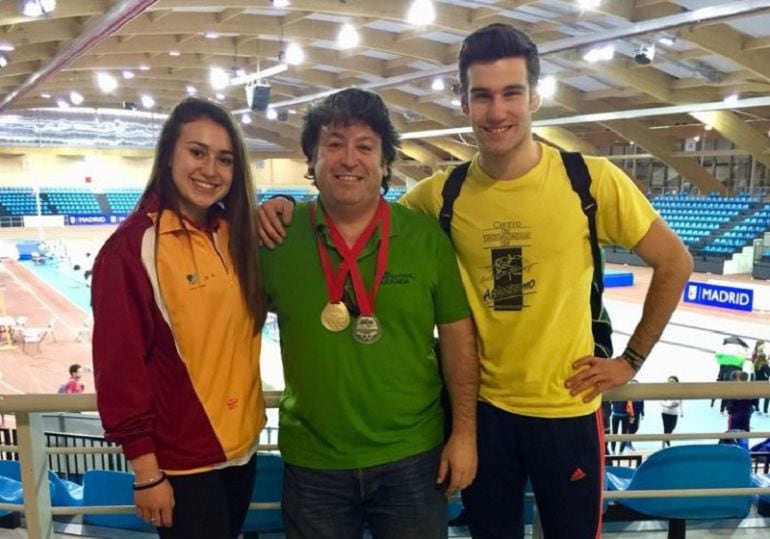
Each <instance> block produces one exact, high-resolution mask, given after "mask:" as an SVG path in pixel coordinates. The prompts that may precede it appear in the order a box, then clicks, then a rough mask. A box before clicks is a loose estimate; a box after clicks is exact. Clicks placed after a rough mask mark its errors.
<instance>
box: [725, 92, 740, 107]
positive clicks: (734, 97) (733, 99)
mask: <svg viewBox="0 0 770 539" xmlns="http://www.w3.org/2000/svg"><path fill="white" fill-rule="evenodd" d="M724 101H725V105H735V104H736V103H737V102H738V94H735V93H733V94H730V95H728V96H726V97H725V99H724Z"/></svg>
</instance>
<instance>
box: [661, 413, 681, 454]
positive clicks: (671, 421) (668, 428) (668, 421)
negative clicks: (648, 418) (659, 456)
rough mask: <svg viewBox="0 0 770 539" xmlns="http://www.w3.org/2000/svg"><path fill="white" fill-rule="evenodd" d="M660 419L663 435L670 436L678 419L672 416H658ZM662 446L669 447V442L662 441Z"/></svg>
mask: <svg viewBox="0 0 770 539" xmlns="http://www.w3.org/2000/svg"><path fill="white" fill-rule="evenodd" d="M660 417H662V418H663V434H671V433H672V432H674V429H675V428H676V422H677V420H678V419H679V417H678V416H676V415H674V414H660ZM663 445H664V446H665V447H669V446H670V445H671V442H670V441H668V440H663Z"/></svg>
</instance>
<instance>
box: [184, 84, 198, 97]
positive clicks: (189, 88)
mask: <svg viewBox="0 0 770 539" xmlns="http://www.w3.org/2000/svg"><path fill="white" fill-rule="evenodd" d="M185 90H187V93H188V94H190V95H194V94H195V92H197V91H198V90H196V89H195V86H193V85H192V84H188V85H187V88H185Z"/></svg>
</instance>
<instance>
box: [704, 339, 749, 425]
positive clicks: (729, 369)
mask: <svg viewBox="0 0 770 539" xmlns="http://www.w3.org/2000/svg"><path fill="white" fill-rule="evenodd" d="M748 348H749V347H748V345H747V344H746V343H745V342H744V341H743V339H741V338H740V337H736V336H734V335H733V336H730V337H727V338H726V339H724V340H723V341H722V348H720V349H719V351H718V352H717V353H716V354H715V356H714V357H715V359H716V361H717V363H718V364H719V374H718V375H717V382H727V381H729V380H731V379H732V373H733V372H735V371H740V370H741V369H743V363H744V362H745V361H746V352H747V350H748ZM714 400H715V399H711V406H714ZM719 413H721V414H724V413H725V401H724V400H723V401H722V402H721V403H720V405H719Z"/></svg>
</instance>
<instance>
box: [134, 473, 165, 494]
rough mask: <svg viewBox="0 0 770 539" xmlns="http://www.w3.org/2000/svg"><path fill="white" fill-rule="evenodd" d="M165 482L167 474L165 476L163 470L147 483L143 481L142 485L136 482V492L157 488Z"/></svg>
mask: <svg viewBox="0 0 770 539" xmlns="http://www.w3.org/2000/svg"><path fill="white" fill-rule="evenodd" d="M165 480H166V474H165V472H163V470H161V471H160V472H158V474H157V475H154V476H153V477H151V478H150V479H148V480H147V481H142V482H140V483H136V482H135V483H134V490H144V489H148V488H152V487H157V486H158V485H160V484H161V483H162V482H163V481H165Z"/></svg>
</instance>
